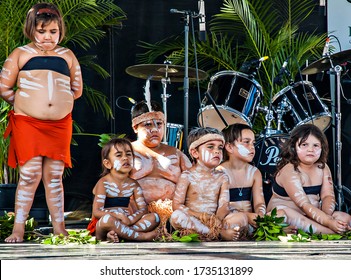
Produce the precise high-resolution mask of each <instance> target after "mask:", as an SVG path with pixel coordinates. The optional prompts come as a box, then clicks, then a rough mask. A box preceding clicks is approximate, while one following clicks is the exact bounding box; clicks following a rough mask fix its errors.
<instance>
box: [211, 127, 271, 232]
mask: <svg viewBox="0 0 351 280" xmlns="http://www.w3.org/2000/svg"><path fill="white" fill-rule="evenodd" d="M223 135H224V139H225V141H226V143H225V150H224V161H223V162H222V163H221V165H220V166H218V167H217V169H218V170H222V171H223V172H225V173H226V174H227V175H228V177H229V197H230V202H229V210H230V212H231V213H233V215H232V220H231V222H232V223H235V224H237V225H238V226H239V227H240V229H241V230H242V231H246V230H247V226H248V224H249V225H251V226H252V227H256V223H255V222H254V220H255V219H256V218H257V216H261V217H263V216H264V215H265V214H266V205H265V200H264V196H263V188H262V175H261V172H260V170H258V169H257V168H256V167H255V166H253V165H252V164H250V163H251V162H252V160H253V158H254V156H255V146H254V144H255V135H254V133H253V131H252V129H251V127H250V126H248V125H246V124H241V123H236V124H232V125H230V126H228V127H226V128H225V129H224V130H223ZM252 227H250V228H251V229H250V231H253V228H252Z"/></svg>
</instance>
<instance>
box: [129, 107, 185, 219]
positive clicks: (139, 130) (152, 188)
mask: <svg viewBox="0 0 351 280" xmlns="http://www.w3.org/2000/svg"><path fill="white" fill-rule="evenodd" d="M150 103H151V104H147V102H146V101H141V102H139V103H137V104H136V105H135V106H134V107H133V108H132V127H133V129H134V132H135V133H136V134H137V140H136V141H134V142H133V143H132V145H133V149H134V152H135V165H134V168H133V171H132V173H131V178H133V179H135V180H137V181H138V183H139V184H140V186H141V188H142V189H143V193H144V197H145V200H146V203H147V204H148V205H149V211H151V212H157V213H158V214H159V216H160V218H161V221H162V224H165V223H166V221H167V220H168V218H169V217H170V215H171V213H172V211H173V210H172V199H173V195H174V191H175V186H176V184H177V182H178V179H179V177H180V174H181V172H182V171H184V170H187V169H189V168H190V167H191V162H190V160H189V158H188V157H187V156H186V155H185V154H184V153H183V152H181V151H180V150H179V149H177V148H176V147H173V146H169V145H167V144H164V143H162V142H161V141H162V139H163V134H164V131H165V116H164V114H163V112H162V107H161V106H160V105H159V104H158V103H157V102H155V101H151V102H150Z"/></svg>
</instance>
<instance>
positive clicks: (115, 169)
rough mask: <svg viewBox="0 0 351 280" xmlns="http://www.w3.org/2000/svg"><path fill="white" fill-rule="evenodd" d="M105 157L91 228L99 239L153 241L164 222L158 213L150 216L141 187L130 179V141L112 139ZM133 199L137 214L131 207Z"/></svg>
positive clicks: (131, 162) (131, 161) (97, 185)
mask: <svg viewBox="0 0 351 280" xmlns="http://www.w3.org/2000/svg"><path fill="white" fill-rule="evenodd" d="M101 157H102V168H103V173H102V174H101V176H102V177H101V178H100V180H99V181H98V182H97V184H96V185H95V187H94V190H93V193H94V195H95V197H94V202H93V213H92V214H93V219H92V221H91V223H90V224H89V226H88V229H89V230H90V232H91V233H94V232H95V235H96V239H97V240H111V241H114V242H118V241H119V238H122V239H124V240H130V241H151V240H153V239H154V238H155V237H156V236H157V231H156V230H155V228H156V227H157V226H158V225H159V222H160V220H159V216H158V215H157V214H156V213H148V211H147V206H146V203H145V199H144V197H143V192H142V189H141V187H140V185H139V184H138V182H137V181H135V180H133V179H131V178H130V177H129V173H130V171H131V170H132V168H133V163H134V153H133V148H132V145H131V143H130V141H129V140H127V139H123V138H114V139H112V140H110V141H109V142H108V143H107V144H106V145H105V146H104V147H103V149H102V151H101ZM131 198H133V200H134V201H135V205H134V207H133V208H136V209H135V211H134V210H133V209H132V207H130V199H131Z"/></svg>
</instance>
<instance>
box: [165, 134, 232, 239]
mask: <svg viewBox="0 0 351 280" xmlns="http://www.w3.org/2000/svg"><path fill="white" fill-rule="evenodd" d="M188 147H189V153H190V155H191V157H192V158H193V159H194V162H195V165H194V166H193V167H192V168H191V169H190V170H188V171H183V173H182V175H181V177H180V179H179V182H178V184H177V188H176V192H175V195H174V199H173V209H174V212H173V214H172V216H171V224H172V226H173V227H174V228H175V229H179V230H182V229H186V230H189V231H195V232H197V233H199V234H203V235H205V236H207V237H208V238H211V239H216V238H218V237H219V235H220V236H221V237H222V239H223V240H233V239H236V238H237V237H238V236H237V235H238V230H237V229H235V228H234V227H233V226H232V225H231V224H230V223H228V222H227V220H228V217H227V215H228V213H229V208H228V203H229V191H228V176H227V175H226V174H225V173H223V172H221V171H218V170H216V169H215V168H216V167H217V166H218V165H219V164H220V163H221V161H222V157H223V147H224V138H223V135H222V133H221V132H220V131H218V130H217V129H214V128H196V129H193V130H192V131H191V132H190V133H189V136H188ZM229 218H230V217H229Z"/></svg>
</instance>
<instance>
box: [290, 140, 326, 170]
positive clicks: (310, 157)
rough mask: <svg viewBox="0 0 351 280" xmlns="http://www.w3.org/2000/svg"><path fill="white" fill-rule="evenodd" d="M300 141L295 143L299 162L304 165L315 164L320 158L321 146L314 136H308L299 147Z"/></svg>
mask: <svg viewBox="0 0 351 280" xmlns="http://www.w3.org/2000/svg"><path fill="white" fill-rule="evenodd" d="M300 140H301V139H299V140H298V141H297V143H296V147H295V149H296V153H297V156H298V158H299V160H300V161H301V162H302V163H305V164H313V163H315V162H316V161H317V160H318V159H319V158H320V156H321V153H322V144H321V141H319V140H318V139H317V138H316V137H315V136H313V135H309V136H308V137H307V139H306V140H305V141H304V142H302V143H301V144H300V145H299V142H300Z"/></svg>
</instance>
